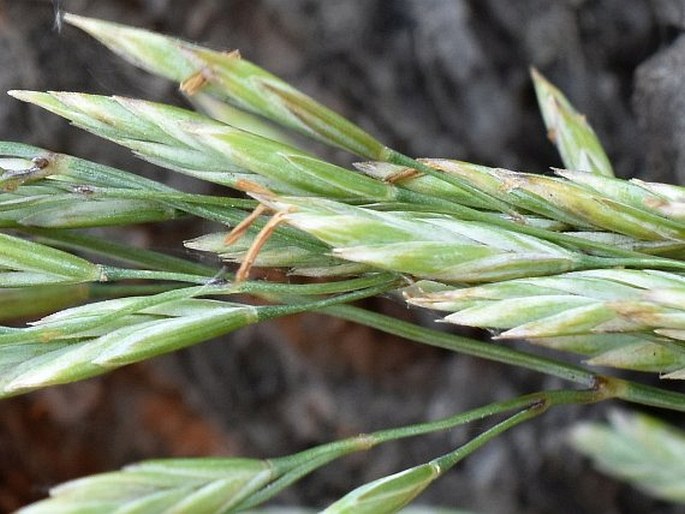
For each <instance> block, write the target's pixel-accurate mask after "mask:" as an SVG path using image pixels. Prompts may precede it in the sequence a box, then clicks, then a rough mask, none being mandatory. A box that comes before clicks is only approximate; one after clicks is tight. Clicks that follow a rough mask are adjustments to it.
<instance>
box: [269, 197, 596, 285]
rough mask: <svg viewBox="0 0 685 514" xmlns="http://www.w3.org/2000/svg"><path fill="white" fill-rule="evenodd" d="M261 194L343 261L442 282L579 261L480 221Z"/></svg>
mask: <svg viewBox="0 0 685 514" xmlns="http://www.w3.org/2000/svg"><path fill="white" fill-rule="evenodd" d="M260 199H261V200H262V201H263V202H264V203H266V204H267V205H269V206H271V207H272V208H274V209H277V210H279V211H281V212H282V213H283V216H284V219H285V220H286V221H287V222H288V223H289V224H291V225H293V226H295V227H297V228H299V229H301V230H303V231H305V232H307V233H309V234H312V235H313V236H315V237H317V238H319V239H321V240H322V241H323V242H325V243H327V244H329V245H331V246H332V247H333V249H332V254H333V255H334V256H336V257H340V258H342V259H345V260H348V261H353V262H360V263H365V264H370V265H373V266H376V267H378V268H382V269H386V270H390V271H399V272H403V273H408V274H411V275H415V276H417V277H421V278H429V279H439V280H443V281H448V282H489V281H497V280H505V279H510V278H516V277H522V276H530V275H545V274H554V273H560V272H563V271H568V270H571V269H575V268H578V267H581V266H583V263H582V257H581V256H579V255H577V254H574V253H573V252H570V251H568V250H565V249H563V248H561V247H559V246H557V245H554V244H551V243H548V242H546V241H542V240H539V239H536V238H534V237H530V236H526V235H523V234H517V233H513V232H509V231H506V230H503V229H499V228H495V227H492V226H488V225H486V224H484V223H479V222H465V221H460V220H456V219H454V218H450V217H446V216H439V215H425V216H424V215H421V214H415V213H407V212H392V213H390V212H376V211H371V210H368V209H363V208H360V207H354V206H349V205H345V204H341V203H337V202H332V201H330V200H324V199H302V198H291V197H284V198H267V197H260Z"/></svg>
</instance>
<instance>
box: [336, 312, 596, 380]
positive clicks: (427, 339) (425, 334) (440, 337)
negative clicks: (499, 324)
mask: <svg viewBox="0 0 685 514" xmlns="http://www.w3.org/2000/svg"><path fill="white" fill-rule="evenodd" d="M323 312H325V313H326V314H331V315H333V316H336V317H338V318H343V319H346V320H349V321H354V322H355V323H360V324H362V325H366V326H369V327H372V328H376V329H378V330H382V331H383V332H386V333H389V334H394V335H397V336H400V337H404V338H406V339H410V340H412V341H416V342H418V343H423V344H427V345H429V346H436V347H438V348H445V349H447V350H451V351H456V352H459V353H464V354H466V355H471V356H473V357H481V358H484V359H487V360H491V361H495V362H501V363H504V364H509V365H513V366H519V367H522V368H526V369H531V370H534V371H540V372H542V373H545V374H547V375H553V376H557V377H560V378H564V379H566V380H570V381H572V382H576V383H579V384H582V385H584V386H586V387H591V386H592V385H593V383H594V381H595V378H596V375H595V374H594V373H592V372H590V371H588V370H586V369H584V368H582V367H580V366H576V365H574V364H569V363H565V362H561V361H556V360H552V359H549V358H546V357H540V356H538V355H533V354H530V353H525V352H522V351H519V350H514V349H513V348H509V347H507V346H500V345H495V344H492V343H485V342H482V341H476V340H474V339H469V338H466V337H462V336H458V335H454V334H447V333H444V332H438V331H437V330H431V329H428V328H424V327H420V326H417V325H414V324H412V323H408V322H406V321H401V320H398V319H395V318H391V317H389V316H385V315H383V314H378V313H375V312H371V311H367V310H364V309H359V308H356V307H352V306H348V305H342V306H338V307H335V308H330V309H325V310H324V311H323Z"/></svg>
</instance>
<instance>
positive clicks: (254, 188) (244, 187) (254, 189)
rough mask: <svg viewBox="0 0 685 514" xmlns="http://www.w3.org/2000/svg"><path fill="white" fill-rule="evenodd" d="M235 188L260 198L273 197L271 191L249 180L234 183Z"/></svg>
mask: <svg viewBox="0 0 685 514" xmlns="http://www.w3.org/2000/svg"><path fill="white" fill-rule="evenodd" d="M235 188H236V189H238V190H240V191H243V192H245V193H254V194H257V195H262V196H274V193H273V191H271V190H270V189H268V188H266V187H264V186H263V185H261V184H258V183H257V182H252V181H251V180H245V179H240V180H237V181H236V183H235Z"/></svg>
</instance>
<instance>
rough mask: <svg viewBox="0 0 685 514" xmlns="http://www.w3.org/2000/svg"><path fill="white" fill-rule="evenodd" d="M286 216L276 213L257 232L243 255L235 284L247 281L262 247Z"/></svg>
mask: <svg viewBox="0 0 685 514" xmlns="http://www.w3.org/2000/svg"><path fill="white" fill-rule="evenodd" d="M286 214H287V213H285V212H277V213H276V214H274V215H273V217H272V218H271V219H270V220H269V221H268V222H267V224H266V225H264V227H262V230H260V231H259V234H257V237H256V238H255V240H254V242H253V243H252V246H250V249H249V250H248V251H247V253H246V254H245V258H244V259H243V262H242V263H241V264H240V268H238V272H237V273H236V274H235V281H236V282H244V281H245V280H246V279H247V277H248V275H249V274H250V270H251V269H252V266H254V263H255V261H256V260H257V256H258V255H259V251H260V250H261V249H262V248H263V247H264V245H265V244H266V242H267V241H268V240H269V237H271V234H273V232H274V230H276V228H277V227H278V225H280V224H281V223H282V222H283V218H285V216H286Z"/></svg>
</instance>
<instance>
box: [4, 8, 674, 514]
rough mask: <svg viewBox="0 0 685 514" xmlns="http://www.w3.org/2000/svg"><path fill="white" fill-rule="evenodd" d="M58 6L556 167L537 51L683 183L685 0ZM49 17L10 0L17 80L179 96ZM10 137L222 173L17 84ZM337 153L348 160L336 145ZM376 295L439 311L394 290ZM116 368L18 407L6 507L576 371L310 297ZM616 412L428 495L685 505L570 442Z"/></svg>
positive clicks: (499, 457) (384, 130) (352, 472)
mask: <svg viewBox="0 0 685 514" xmlns="http://www.w3.org/2000/svg"><path fill="white" fill-rule="evenodd" d="M62 3H63V4H64V7H65V8H66V9H68V10H70V11H72V12H76V13H79V14H84V15H90V16H99V17H103V18H107V19H110V20H114V21H119V22H122V23H129V24H135V25H139V26H144V27H148V28H152V29H156V30H159V31H162V32H166V33H170V34H175V35H178V36H180V37H185V38H188V39H192V40H197V41H200V42H202V43H205V44H208V45H210V46H214V47H216V48H236V47H237V48H240V49H241V51H242V53H243V55H245V56H246V57H247V58H249V59H250V60H252V61H254V62H256V63H258V64H260V65H262V66H263V67H265V68H267V69H269V70H270V71H272V72H274V73H276V74H278V75H280V76H282V77H284V78H285V79H286V80H289V81H291V82H292V83H293V84H295V85H296V86H297V87H299V88H301V89H303V90H305V91H307V92H309V93H310V94H312V95H313V96H314V97H316V98H318V99H320V100H321V101H323V102H324V103H326V104H328V105H329V106H331V107H333V108H335V109H336V110H338V111H340V112H342V113H343V114H344V115H346V116H348V117H349V118H351V119H353V120H354V121H356V122H357V123H359V124H361V125H362V126H364V127H365V128H367V129H368V130H369V131H371V132H372V133H374V134H375V135H377V136H379V137H380V139H382V140H383V141H385V142H386V143H388V144H389V145H391V146H394V147H397V148H398V149H400V150H402V151H404V152H406V153H409V154H412V155H417V156H424V155H426V156H428V155H430V156H445V157H457V158H460V159H465V160H472V161H475V162H481V163H484V164H491V165H498V166H505V167H510V168H517V169H525V170H530V171H538V172H544V171H545V170H546V169H548V167H549V166H556V165H559V164H560V162H559V160H558V157H557V156H556V154H555V152H554V149H553V148H552V146H551V145H550V144H549V143H548V142H547V141H546V139H545V136H544V128H543V125H542V122H541V121H540V117H539V114H538V112H537V108H536V104H535V98H534V94H533V91H532V87H531V85H530V81H529V78H528V68H529V66H531V65H533V66H536V67H538V68H539V69H540V70H541V71H542V72H543V73H544V74H546V75H547V77H548V78H549V79H550V80H552V81H553V82H555V83H556V84H557V85H558V86H559V87H560V88H561V89H563V90H564V91H565V92H567V94H568V95H569V97H570V98H571V100H572V101H573V102H574V103H575V104H576V106H577V107H578V108H579V109H581V110H582V111H583V112H585V113H586V114H587V116H588V118H589V120H590V122H591V123H592V125H593V126H594V127H595V129H596V130H597V132H598V133H599V135H600V138H601V139H602V140H603V141H604V143H605V146H606V148H607V150H608V153H609V155H610V157H611V158H612V159H613V161H614V163H615V165H616V167H617V169H618V172H619V174H620V175H622V176H625V177H627V176H641V177H643V178H653V177H656V178H658V179H660V180H672V181H685V137H684V136H685V125H684V124H685V121H683V120H685V96H683V95H684V93H683V91H685V87H684V86H685V72H684V71H683V70H685V66H684V64H685V40H683V39H682V38H678V36H679V31H680V30H681V29H683V28H685V14H684V13H685V2H682V1H678V0H652V1H649V0H594V1H591V0H587V1H583V0H558V1H554V2H550V1H548V0H518V1H516V2H511V1H509V0H470V1H467V0H348V1H346V2H338V1H333V0H322V1H320V0H290V1H287V2H285V1H282V0H223V1H222V0H195V1H193V2H187V1H182V0H112V1H109V2H89V1H86V0H67V1H65V2H62ZM53 22H54V15H53V5H52V4H51V2H48V1H38V0H0V90H2V91H4V90H7V89H17V88H25V89H52V90H77V91H88V92H99V93H113V94H124V95H132V96H139V97H143V98H147V99H155V100H164V101H171V102H176V103H182V100H181V99H180V98H179V97H178V96H176V95H175V92H174V90H175V86H174V85H173V84H169V83H167V82H165V81H163V80H160V79H157V78H154V77H150V76H149V75H146V74H144V73H142V72H140V71H138V70H136V69H134V68H132V67H130V66H128V65H125V64H122V63H121V62H120V61H119V60H118V59H117V58H116V57H114V56H112V55H110V54H108V53H107V52H106V51H105V50H103V49H102V48H101V47H100V46H98V44H97V43H95V42H93V41H91V40H89V39H88V38H87V37H85V36H84V35H83V34H80V33H78V32H77V31H76V30H74V29H72V28H69V27H64V28H63V30H62V31H61V33H59V34H58V33H56V32H55V31H54V30H53ZM0 139H11V140H17V141H24V142H29V143H33V144H37V145H39V146H45V147H47V148H50V149H52V150H57V151H61V152H66V153H72V154H75V155H78V156H81V157H85V158H89V159H92V160H96V161H100V162H103V163H107V164H110V165H115V166H121V167H124V168H126V169H129V170H133V171H140V172H141V173H147V174H149V175H150V176H153V177H155V178H157V179H159V180H165V181H167V182H168V183H171V184H172V185H174V186H176V187H180V188H184V189H193V190H204V189H205V188H206V186H205V185H198V184H196V183H190V182H189V181H188V180H186V179H184V178H182V177H179V176H178V175H173V174H170V173H166V172H163V171H161V170H158V169H153V168H152V167H151V166H148V165H146V164H143V163H140V162H139V161H137V160H135V159H133V158H132V157H131V156H130V155H128V154H127V153H126V152H125V151H122V150H120V149H117V148H116V147H114V146H113V145H110V144H103V143H102V142H100V141H99V140H97V139H95V138H92V137H89V136H85V135H83V134H81V133H79V132H78V131H77V130H76V129H73V128H65V124H64V123H63V122H62V120H60V119H58V118H56V117H54V116H51V115H49V114H46V113H42V112H39V111H37V110H34V109H33V108H30V107H27V106H25V105H22V104H20V103H19V102H16V101H14V100H12V99H10V98H8V97H6V96H4V95H2V96H0ZM326 156H327V157H329V158H333V159H338V160H340V161H341V162H347V159H348V158H347V157H346V156H344V155H341V154H339V153H337V152H334V151H327V155H326ZM179 227H180V228H179ZM201 232H202V227H197V226H192V225H190V224H186V225H169V226H166V225H165V226H164V228H163V229H161V230H156V231H154V233H153V232H150V231H146V230H145V229H141V230H140V231H139V232H136V234H137V235H136V237H137V238H138V240H139V241H142V242H143V243H145V244H148V245H150V246H152V247H154V248H163V249H166V250H169V251H172V252H178V251H180V250H179V248H180V240H181V239H182V238H186V237H190V236H193V235H197V234H198V233H201ZM374 306H375V307H376V308H379V309H383V310H385V311H387V312H390V313H392V314H393V315H397V316H400V317H405V318H412V317H413V318H414V319H418V318H419V317H420V316H423V314H420V313H413V312H407V311H406V310H405V309H404V308H403V307H401V306H400V305H399V304H397V303H392V302H388V301H385V300H382V301H381V300H379V301H377V302H374ZM114 375H116V376H115V378H112V377H107V378H104V379H99V380H94V381H89V382H87V383H85V384H77V385H74V386H70V387H69V388H58V389H56V390H55V392H45V393H35V394H33V395H29V396H28V397H26V398H20V399H16V400H11V401H8V402H6V403H5V404H4V406H6V408H4V409H3V410H2V411H0V510H1V509H7V510H9V509H11V508H12V507H16V506H17V505H18V504H20V503H21V502H26V501H29V500H30V499H35V498H37V497H40V496H42V495H43V494H44V492H45V491H44V488H45V487H47V486H49V485H51V484H53V483H55V482H59V481H63V480H65V479H67V478H72V477H74V476H79V475H82V474H84V473H92V472H95V471H99V470H104V469H111V468H115V467H118V466H121V465H123V464H125V463H127V462H131V461H133V460H138V459H142V458H146V457H151V456H164V455H181V454H184V455H196V454H197V455H202V454H207V453H212V454H233V453H238V454H242V455H251V456H259V457H269V456H275V455H280V454H284V453H290V452H293V451H296V450H299V449H303V448H305V447H308V446H311V445H314V444H318V443H322V442H325V441H329V440H332V439H334V438H337V437H343V436H347V435H352V434H355V433H358V432H361V431H369V430H373V429H378V428H382V427H388V426H395V425H399V424H405V423H409V422H417V421H420V420H425V419H431V418H437V417H442V416H447V415H449V414H451V413H455V412H458V411H460V410H464V409H467V408H471V407H475V406H479V405H482V404H485V403H488V402H490V401H494V400H497V399H503V398H508V397H511V396H514V395H517V394H521V393H523V392H530V391H533V390H537V389H540V388H542V387H559V386H560V385H561V384H560V383H558V382H557V381H556V380H546V379H542V378H540V377H539V376H538V375H534V374H532V373H528V372H522V371H517V370H511V369H508V368H505V367H503V366H500V365H496V364H493V363H488V362H483V361H477V360H474V359H470V358H466V357H461V356H456V355H451V354H448V353H445V352H441V351H436V350H430V349H424V348H421V347H419V346H417V345H413V344H411V345H410V344H407V343H403V342H400V341H397V340H395V339H393V338H390V337H386V336H383V335H380V334H377V333H374V332H372V331H370V330H366V329H363V328H358V327H354V326H351V325H349V324H346V323H342V322H338V321H331V320H328V319H325V318H322V317H320V316H313V315H311V316H302V317H300V318H298V319H295V320H287V321H283V322H281V323H278V324H273V325H267V326H263V327H261V326H260V327H257V328H254V329H252V330H246V331H243V332H241V333H239V334H237V335H236V336H235V337H233V338H232V339H231V340H230V341H226V340H223V341H215V342H211V343H207V344H204V345H201V346H199V347H196V348H194V349H192V350H190V351H186V352H183V353H182V354H181V355H179V356H175V357H172V358H166V359H160V360H157V361H156V362H154V363H152V364H147V365H144V366H139V367H137V368H133V370H122V371H120V372H117V373H115V374H114ZM64 405H67V406H69V409H67V410H69V412H71V415H70V416H66V415H64V408H61V407H62V406H64ZM603 409H604V406H602V407H599V408H596V409H588V408H566V409H560V410H558V411H554V412H551V413H549V414H548V415H546V416H545V417H544V418H542V419H540V420H538V421H536V422H534V423H531V424H530V425H528V426H527V427H526V428H520V429H518V430H515V431H513V432H512V433H511V434H508V435H506V436H505V437H502V438H501V439H499V440H497V441H495V442H493V443H491V444H490V445H489V446H487V447H486V448H484V449H483V450H481V451H480V452H479V453H478V454H476V455H475V456H473V457H471V458H470V459H468V460H467V461H466V462H465V463H464V464H463V465H461V466H460V467H459V468H458V469H457V470H456V471H454V472H452V473H451V474H450V475H448V476H447V477H446V478H445V479H443V480H442V481H441V482H438V483H437V484H436V485H435V486H434V487H433V488H431V489H430V490H428V491H427V492H426V494H425V495H424V497H423V501H424V502H425V503H431V504H436V505H444V506H451V507H462V508H469V509H473V510H474V511H477V512H481V513H497V514H500V513H501V514H519V513H521V514H522V513H527V514H543V513H552V512H554V513H559V514H572V513H573V514H576V513H581V512H582V513H585V512H587V513H606V514H619V513H627V514H632V513H635V514H638V513H640V514H642V513H654V514H658V513H664V514H665V513H675V512H679V510H678V509H677V508H675V507H672V506H669V505H666V504H663V503H660V502H656V501H654V500H651V499H649V498H647V497H645V496H643V495H641V494H640V493H638V492H636V491H634V490H632V489H630V488H629V487H627V486H625V485H622V484H617V483H615V482H612V481H611V480H609V479H606V478H605V477H603V476H602V475H600V474H599V473H597V472H595V471H593V470H591V469H590V467H589V465H588V464H587V462H586V461H585V460H584V459H582V458H580V457H579V456H578V455H577V454H574V453H573V451H572V450H571V449H570V448H569V447H568V446H566V444H565V443H564V436H565V430H566V428H567V427H568V426H569V424H571V423H572V422H573V421H574V420H577V419H580V418H582V419H588V418H594V417H599V416H601V415H602V412H603ZM680 421H681V422H682V419H681V420H680ZM37 424H39V425H40V429H39V428H37V426H36V425H37ZM141 427H143V428H141ZM479 428H482V426H481V425H478V424H476V425H475V426H470V427H469V428H467V429H463V430H458V431H455V432H453V433H450V434H448V435H439V436H431V437H427V438H422V439H418V440H416V441H412V442H411V443H409V442H407V443H401V444H396V445H388V446H387V447H383V448H380V449H377V450H374V451H373V452H372V453H371V454H369V455H368V456H367V455H363V456H357V457H352V458H349V459H346V460H345V461H343V462H342V463H341V464H340V465H333V466H329V467H328V468H326V469H324V470H322V471H321V472H318V473H317V474H315V475H314V476H312V477H311V478H308V479H307V480H305V481H304V482H303V483H302V484H300V485H298V486H295V487H293V488H292V489H291V490H289V491H288V492H286V493H285V494H284V495H283V496H282V497H281V498H280V500H281V502H283V503H295V504H301V505H310V506H315V507H319V506H322V505H325V504H326V503H327V502H329V501H331V500H332V499H334V498H336V497H337V496H339V495H340V494H342V493H343V492H344V491H346V490H349V489H350V488H351V487H353V486H354V485H357V484H359V483H361V482H362V481H365V480H370V479H372V478H375V477H377V476H379V475H380V474H387V473H390V472H392V471H395V470H398V469H401V468H403V467H407V466H410V465H412V464H415V463H418V462H422V461H425V460H426V459H427V458H431V457H433V456H436V455H438V454H440V453H441V452H444V451H446V450H448V449H450V448H451V447H453V446H455V445H457V444H459V443H460V442H462V441H464V438H465V437H467V436H473V435H474V434H475V433H476V431H477V430H478V429H479ZM19 434H20V435H19ZM41 441H42V442H41ZM45 441H52V442H50V443H46V442H45ZM54 447H59V448H60V451H55V448H54ZM41 449H42V450H41ZM32 450H33V451H32ZM39 450H41V451H39ZM51 452H52V453H51Z"/></svg>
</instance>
